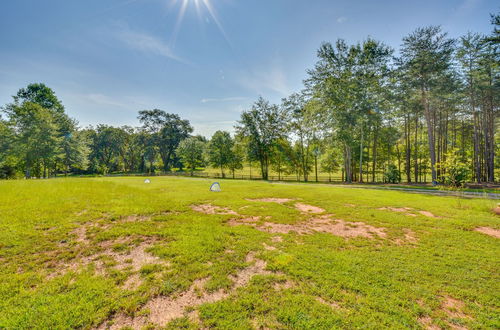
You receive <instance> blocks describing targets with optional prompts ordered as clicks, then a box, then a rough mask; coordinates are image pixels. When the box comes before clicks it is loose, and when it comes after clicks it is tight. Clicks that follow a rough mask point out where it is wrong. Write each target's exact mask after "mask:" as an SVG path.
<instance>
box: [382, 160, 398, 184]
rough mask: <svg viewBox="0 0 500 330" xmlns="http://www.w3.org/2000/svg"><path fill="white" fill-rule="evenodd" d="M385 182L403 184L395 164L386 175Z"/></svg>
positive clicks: (390, 166) (391, 165) (388, 169)
mask: <svg viewBox="0 0 500 330" xmlns="http://www.w3.org/2000/svg"><path fill="white" fill-rule="evenodd" d="M384 181H385V182H388V183H400V182H401V172H399V170H398V168H397V167H396V165H394V164H390V165H389V167H388V168H387V171H386V172H385V173H384Z"/></svg>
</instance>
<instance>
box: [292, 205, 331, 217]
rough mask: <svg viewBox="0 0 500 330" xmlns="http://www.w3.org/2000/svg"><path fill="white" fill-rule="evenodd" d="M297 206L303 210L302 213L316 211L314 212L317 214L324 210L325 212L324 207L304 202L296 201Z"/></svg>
mask: <svg viewBox="0 0 500 330" xmlns="http://www.w3.org/2000/svg"><path fill="white" fill-rule="evenodd" d="M295 208H296V209H297V210H299V211H300V212H302V213H314V214H317V213H323V212H325V210H324V209H322V208H321V207H317V206H312V205H307V204H303V203H295Z"/></svg>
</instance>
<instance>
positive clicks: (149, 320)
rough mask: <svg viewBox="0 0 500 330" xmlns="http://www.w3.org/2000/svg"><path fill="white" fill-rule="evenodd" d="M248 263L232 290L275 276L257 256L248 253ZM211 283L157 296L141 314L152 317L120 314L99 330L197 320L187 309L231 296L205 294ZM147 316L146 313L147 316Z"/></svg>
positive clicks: (195, 284) (139, 327) (196, 282)
mask: <svg viewBox="0 0 500 330" xmlns="http://www.w3.org/2000/svg"><path fill="white" fill-rule="evenodd" d="M246 262H248V263H251V265H250V266H248V267H246V268H244V269H243V270H241V271H240V272H239V273H237V274H236V275H234V276H231V279H232V280H233V286H232V289H231V291H234V290H236V289H237V288H239V287H243V286H246V285H247V284H248V283H249V282H250V280H251V278H252V277H253V276H254V275H268V274H273V273H272V272H270V271H267V270H265V268H266V266H267V264H266V262H265V261H263V260H260V259H256V258H255V255H254V253H252V252H251V253H249V254H248V255H247V257H246ZM207 281H208V279H207V278H205V279H201V280H196V281H195V282H194V283H193V284H192V285H191V287H190V288H189V289H188V290H187V291H185V292H183V293H181V294H179V295H178V296H175V297H164V296H158V297H156V298H153V299H151V300H149V301H148V302H147V303H146V304H145V305H144V307H143V308H142V310H141V311H149V314H148V315H147V316H146V315H141V316H136V317H131V316H127V315H125V314H123V313H119V314H117V315H116V316H115V317H114V318H113V319H112V323H111V324H109V323H108V322H104V323H103V324H101V326H100V327H99V328H98V329H121V328H124V327H131V328H133V329H141V328H142V327H144V326H146V325H148V324H154V325H156V326H165V325H166V324H167V323H168V322H170V321H171V320H173V319H175V318H179V317H183V316H184V315H187V316H188V317H190V318H191V319H194V320H197V316H196V312H190V313H188V311H187V310H188V309H192V308H196V307H197V306H199V305H201V304H205V303H213V302H216V301H219V300H222V299H225V298H227V297H229V296H230V294H231V292H225V291H223V290H218V291H215V292H206V291H204V289H203V287H204V286H205V283H206V282H207ZM144 314H147V313H144Z"/></svg>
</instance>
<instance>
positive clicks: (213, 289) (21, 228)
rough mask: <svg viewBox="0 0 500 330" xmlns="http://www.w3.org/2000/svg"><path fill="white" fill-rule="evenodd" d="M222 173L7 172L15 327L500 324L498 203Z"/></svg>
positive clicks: (5, 211) (1, 289)
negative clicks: (215, 182) (219, 177)
mask: <svg viewBox="0 0 500 330" xmlns="http://www.w3.org/2000/svg"><path fill="white" fill-rule="evenodd" d="M211 182H212V181H210V180H205V179H189V178H168V177H153V178H151V183H150V184H145V183H144V178H140V177H128V178H95V179H93V178H86V179H75V178H70V179H54V180H39V181H36V180H33V181H1V182H0V329H3V328H5V329H21V328H30V329H32V328H40V329H42V328H43V329H49V328H50V329H62V328H84V329H88V328H102V329H105V328H123V327H125V328H138V329H140V328H143V327H152V328H158V327H168V328H193V329H194V328H226V329H251V328H254V329H259V328H277V329H306V328H310V329H331V328H371V329H379V328H415V329H417V328H499V327H500V296H499V293H500V278H499V270H500V258H499V256H500V239H499V238H496V237H494V235H498V233H499V230H500V217H498V216H496V215H494V214H493V213H492V212H491V209H492V208H494V207H495V205H496V202H495V201H491V200H482V199H474V200H469V199H457V198H453V197H436V196H427V195H418V194H409V193H404V192H397V191H380V190H368V189H366V190H365V189H363V190H360V189H349V188H341V187H332V186H323V185H300V184H297V185H292V184H270V183H266V182H247V181H231V180H227V181H220V182H221V186H222V192H219V193H215V192H210V191H209V186H210V184H211ZM271 198H274V199H271ZM477 228H480V229H479V230H482V231H483V232H484V233H483V232H480V231H477V230H476V229H477Z"/></svg>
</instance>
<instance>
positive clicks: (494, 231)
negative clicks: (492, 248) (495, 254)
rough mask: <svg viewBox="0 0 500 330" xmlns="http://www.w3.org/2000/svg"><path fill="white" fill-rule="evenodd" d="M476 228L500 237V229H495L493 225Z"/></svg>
mask: <svg viewBox="0 0 500 330" xmlns="http://www.w3.org/2000/svg"><path fill="white" fill-rule="evenodd" d="M474 230H475V231H478V232H480V233H483V234H486V235H489V236H491V237H495V238H500V229H494V228H491V227H478V228H476V229H474Z"/></svg>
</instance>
